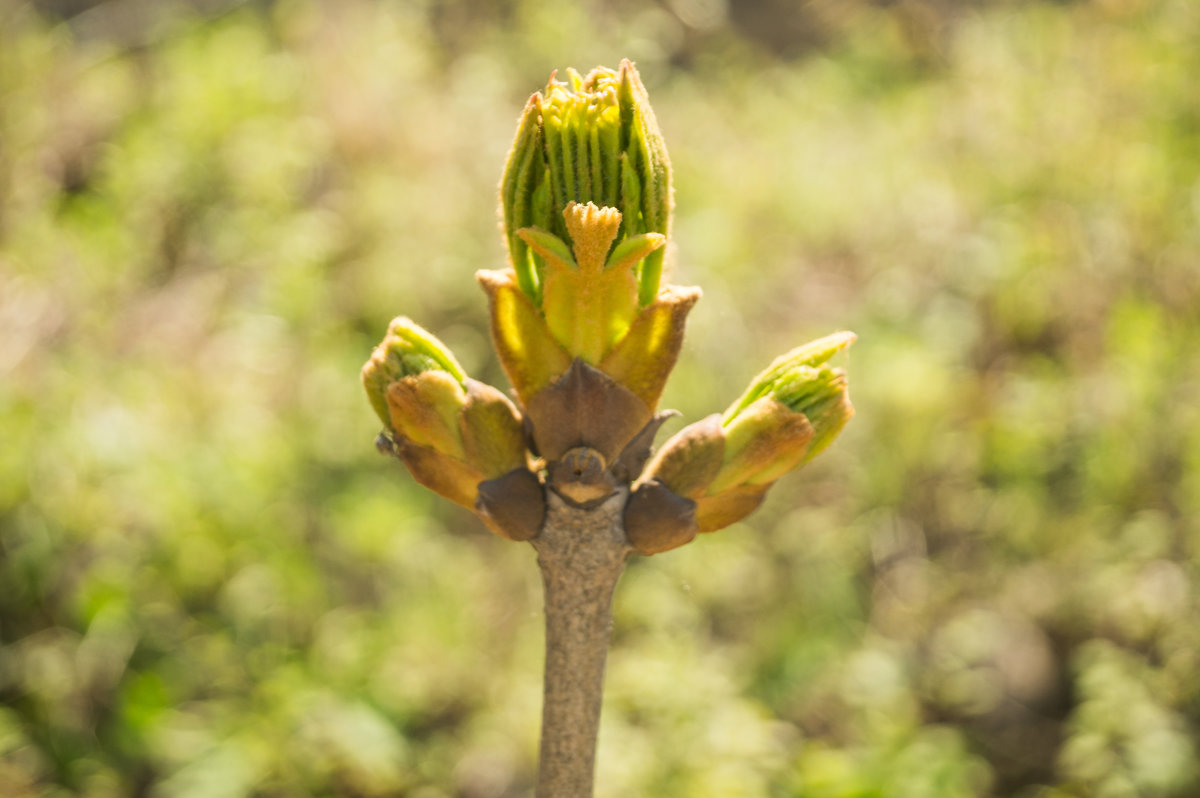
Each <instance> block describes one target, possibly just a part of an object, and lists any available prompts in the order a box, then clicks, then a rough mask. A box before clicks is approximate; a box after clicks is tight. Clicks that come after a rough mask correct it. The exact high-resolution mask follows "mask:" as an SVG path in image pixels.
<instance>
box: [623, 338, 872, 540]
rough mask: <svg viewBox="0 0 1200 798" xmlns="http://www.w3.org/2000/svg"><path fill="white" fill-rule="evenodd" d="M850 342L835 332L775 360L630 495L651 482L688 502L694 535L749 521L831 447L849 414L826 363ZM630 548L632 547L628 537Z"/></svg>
mask: <svg viewBox="0 0 1200 798" xmlns="http://www.w3.org/2000/svg"><path fill="white" fill-rule="evenodd" d="M854 338H855V336H854V334H853V333H849V332H841V333H835V334H833V335H830V336H826V337H825V338H821V339H819V340H817V341H813V342H811V343H809V344H806V345H804V346H802V347H799V348H797V349H794V350H792V351H791V352H788V353H787V354H785V355H783V356H782V357H779V358H777V359H776V360H775V361H774V362H773V363H771V365H770V366H768V367H767V369H766V370H765V371H763V372H762V373H761V374H759V375H758V376H757V377H755V378H754V380H753V381H751V383H750V386H749V388H747V390H746V392H745V393H744V394H743V395H742V396H741V398H739V399H738V400H737V401H736V402H734V403H733V404H732V405H730V406H729V409H728V410H726V411H725V413H724V415H723V416H717V415H712V416H709V417H708V418H706V419H704V420H702V421H699V422H697V423H695V424H692V425H690V426H688V427H686V428H684V429H683V430H681V431H680V432H679V433H677V434H676V435H675V436H674V437H672V438H671V439H670V440H668V441H667V443H666V444H665V445H664V446H663V448H662V449H661V450H660V451H659V452H658V453H657V455H656V456H655V457H654V459H653V460H652V461H651V462H650V464H649V466H647V468H646V471H645V473H644V474H643V476H642V478H641V480H640V482H641V486H640V487H639V488H638V492H640V491H641V490H642V489H644V488H645V487H646V486H648V485H650V484H651V483H654V484H656V485H659V486H665V487H666V488H669V489H670V491H671V492H672V493H674V494H675V495H677V496H679V497H681V498H684V499H690V500H691V501H694V502H695V503H696V507H695V518H696V525H697V528H698V530H699V531H701V532H712V531H715V530H717V529H721V528H722V527H725V526H728V525H729V524H732V523H734V522H735V521H739V520H741V519H742V518H744V517H745V516H747V515H749V514H750V513H751V512H753V511H754V509H755V508H756V507H758V505H759V504H760V503H761V502H762V499H763V497H764V496H765V494H766V492H767V489H768V488H769V487H770V486H771V485H772V484H773V483H774V482H775V480H777V479H779V478H780V477H781V476H783V475H784V474H786V473H788V472H789V471H792V470H793V469H796V468H798V467H800V466H801V465H803V464H805V463H807V462H808V461H809V460H811V459H812V458H813V457H814V456H816V455H817V454H818V453H819V452H820V451H821V450H823V449H824V448H825V447H827V446H828V445H829V444H830V443H832V442H833V439H834V438H835V437H837V434H838V433H839V432H840V431H841V430H842V428H843V427H844V426H845V425H846V422H847V421H849V420H850V417H851V416H852V415H853V414H854V408H853V407H852V406H851V404H850V398H849V395H848V393H847V390H846V375H845V373H844V372H843V371H842V370H841V369H837V368H833V367H831V366H829V365H828V363H827V362H826V361H828V360H829V359H830V358H831V357H832V356H833V355H834V354H836V353H837V352H838V351H840V350H842V349H845V348H846V347H847V346H849V345H850V344H851V343H853V342H854ZM657 490H658V488H655V491H657ZM635 495H636V494H635ZM648 495H656V494H648ZM649 501H650V500H649V499H645V500H643V502H642V503H643V504H648V502H649ZM658 503H659V502H656V506H655V511H656V512H657V513H659V514H660V515H661V514H662V513H663V510H662V509H660V508H658V507H657V504H658ZM633 506H634V505H633V504H632V503H631V507H633ZM640 512H643V513H645V514H646V515H647V517H649V513H648V511H640ZM629 520H630V519H628V518H627V525H628V522H629ZM631 529H632V527H631ZM645 535H646V537H647V541H648V543H647V545H648V546H650V547H651V548H655V550H662V549H661V548H656V547H657V546H659V545H661V544H659V543H654V542H649V541H651V532H646V533H645ZM660 537H661V535H660ZM683 537H684V536H678V539H679V541H680V543H682V542H686V540H683ZM655 539H657V538H655ZM631 542H633V543H634V545H635V546H638V545H639V544H638V541H637V540H634V539H633V537H632V536H631ZM639 548H640V547H639Z"/></svg>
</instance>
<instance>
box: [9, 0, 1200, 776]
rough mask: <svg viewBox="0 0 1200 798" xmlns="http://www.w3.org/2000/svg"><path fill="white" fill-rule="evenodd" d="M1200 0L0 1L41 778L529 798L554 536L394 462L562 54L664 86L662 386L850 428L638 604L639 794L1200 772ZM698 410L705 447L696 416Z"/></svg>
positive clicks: (683, 406) (33, 725) (452, 334)
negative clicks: (845, 404)
mask: <svg viewBox="0 0 1200 798" xmlns="http://www.w3.org/2000/svg"><path fill="white" fill-rule="evenodd" d="M1197 42H1200V4H1197V3H1195V2H1192V1H1191V0H1161V1H1159V0H1096V1H1095V2H1082V1H1081V2H1056V3H1041V2H964V3H959V2H951V0H896V2H866V0H842V1H839V2H834V1H832V0H828V1H827V0H810V1H809V2H800V1H799V0H745V1H744V2H743V0H736V1H735V0H660V1H659V2H650V3H646V2H634V1H633V0H616V1H615V2H598V0H597V1H596V2H585V3H561V2H551V1H550V0H499V1H498V2H482V0H480V1H478V2H475V1H473V0H446V1H445V2H435V1H434V0H424V1H423V2H421V1H418V0H410V1H409V2H386V3H385V2H380V3H372V2H366V0H342V1H340V2H326V3H319V2H316V1H315V0H280V1H279V2H253V3H249V2H228V1H227V0H207V1H206V2H200V0H194V1H193V2H190V3H184V2H175V1H170V0H168V1H158V2H152V1H151V0H145V1H144V2H137V1H136V0H110V2H104V3H100V4H96V3H83V2H65V1H61V0H60V1H59V2H40V3H28V2H14V0H6V2H3V3H0V795H4V796H8V797H9V798H30V797H32V796H39V797H45V798H60V797H61V796H74V795H82V796H95V797H96V798H101V797H107V796H114V797H115V796H148V797H149V798H236V797H238V796H272V797H274V796H279V797H280V798H283V797H285V796H412V797H413V798H440V797H443V796H447V797H449V796H453V797H454V798H509V797H515V796H523V795H527V794H528V793H529V791H530V788H531V784H532V780H533V774H534V768H535V761H536V746H537V739H536V738H537V726H538V720H539V712H540V678H541V674H540V670H541V648H540V647H541V635H542V631H541V618H540V605H541V596H540V583H539V581H538V575H537V570H536V567H535V564H534V558H533V552H532V551H531V550H530V549H529V548H528V547H527V546H523V545H516V544H512V543H508V542H505V541H503V540H501V539H499V538H497V537H495V536H492V535H490V534H488V533H487V532H486V531H485V530H484V528H483V527H482V525H481V524H480V523H478V522H477V521H476V520H475V519H474V518H473V517H472V516H471V515H470V514H468V513H466V512H465V511H461V510H459V509H457V508H455V507H453V506H451V505H449V504H448V503H447V502H444V501H442V500H440V499H438V498H436V497H434V496H433V495H431V494H429V493H427V492H425V491H424V490H422V489H420V488H419V487H417V486H415V485H414V484H413V483H412V481H411V480H410V479H409V478H408V477H407V475H406V474H405V473H404V471H403V469H402V468H401V467H400V466H399V465H398V464H397V463H395V462H394V461H389V460H386V459H384V458H382V457H380V456H378V455H377V454H376V452H375V450H374V447H373V445H372V441H373V438H374V436H375V433H376V432H377V425H376V422H375V420H374V416H373V414H372V412H371V410H370V408H369V407H368V405H367V402H366V400H365V398H364V396H363V394H362V391H361V388H360V386H359V382H358V370H359V367H360V366H361V364H362V362H363V361H364V360H365V359H366V357H367V355H368V353H369V352H370V350H371V347H372V346H373V345H374V344H375V343H376V342H377V340H378V339H379V338H380V337H381V336H382V334H383V331H384V329H385V327H386V324H387V322H388V320H389V319H390V318H391V317H392V316H394V315H398V314H400V313H404V314H408V315H411V316H412V317H413V318H415V319H416V320H417V321H419V322H420V323H421V324H423V325H425V326H426V327H428V328H429V329H431V330H433V331H435V332H436V333H437V334H439V335H440V336H441V337H442V338H443V339H444V340H445V341H447V343H448V344H449V345H450V346H452V348H453V349H454V350H455V351H456V353H457V354H458V356H459V358H460V360H462V362H463V363H464V365H465V366H466V367H467V369H468V370H469V371H470V372H471V373H473V374H474V375H475V376H478V377H480V378H482V379H485V380H488V381H490V382H493V383H494V384H497V385H500V386H502V387H507V383H506V381H505V379H504V377H503V374H502V373H501V372H500V370H499V368H498V366H497V364H496V362H495V360H494V359H493V357H492V355H491V354H490V351H489V342H488V338H487V327H486V317H485V302H484V297H483V294H482V292H481V291H480V290H479V289H478V288H477V287H476V285H475V284H474V281H473V279H472V275H473V273H474V272H475V270H477V269H480V268H495V267H498V266H499V265H500V264H501V262H502V261H501V258H502V247H501V242H500V238H499V234H498V232H497V219H496V210H495V188H496V185H497V182H498V179H499V175H500V170H501V165H502V161H503V158H504V155H505V153H506V151H507V149H508V146H509V143H510V141H511V136H512V133H513V129H514V126H515V120H516V117H517V113H518V111H519V109H520V108H521V106H522V104H523V102H524V100H525V99H526V97H527V96H528V95H529V93H530V92H532V91H533V90H535V89H537V88H538V87H540V86H541V85H543V83H544V81H545V79H546V75H547V74H548V73H549V71H550V70H551V69H553V68H562V67H566V66H568V65H574V66H577V67H579V68H581V69H583V70H586V69H587V68H589V67H590V66H592V65H595V64H607V65H610V66H615V65H616V63H617V61H618V60H619V59H620V58H622V57H630V58H632V59H634V60H635V61H637V63H638V64H639V67H640V69H641V72H642V75H643V78H644V80H645V82H646V83H647V85H648V87H649V90H650V94H651V99H652V100H653V102H654V107H655V108H656V111H657V115H658V119H659V123H660V125H661V127H662V129H663V131H664V133H665V135H666V138H667V142H668V144H669V147H670V151H671V155H672V159H673V162H674V166H675V175H676V188H677V216H676V223H675V229H674V236H673V249H674V253H673V256H672V259H673V267H672V268H673V271H672V274H671V277H672V279H673V281H674V282H679V283H684V284H697V285H700V286H702V287H703V289H704V292H705V294H704V299H703V301H702V302H701V303H700V304H699V305H698V306H697V308H696V309H695V311H694V312H693V314H692V316H691V321H690V329H689V338H688V342H687V345H686V348H685V350H684V352H683V354H682V357H681V361H680V364H679V367H678V369H677V372H676V375H675V377H674V379H673V381H672V383H671V384H670V386H669V388H668V390H667V393H666V396H665V398H664V405H665V406H667V407H675V408H679V409H680V410H682V411H683V412H684V414H685V417H686V418H687V419H689V420H695V419H697V418H699V417H701V416H703V415H706V414H708V413H710V412H714V411H716V410H719V409H721V408H723V407H724V406H725V405H726V404H727V403H728V402H729V401H731V400H732V399H733V398H734V397H735V396H736V395H737V394H738V393H739V392H740V390H741V387H742V386H743V385H744V383H745V382H746V381H747V380H748V379H749V378H750V377H751V376H752V375H753V374H754V373H755V372H757V371H758V370H759V369H760V368H761V367H762V366H763V365H764V364H765V363H766V362H767V361H769V360H770V359H771V358H772V357H773V356H775V355H776V354H778V353H780V352H782V351H783V350H785V349H788V348H790V347H792V346H794V345H796V344H798V343H801V342H803V341H805V340H807V339H809V338H812V337H816V336H818V335H822V334H825V333H827V332H830V331H832V330H836V329H853V330H855V331H856V332H857V333H858V334H859V336H860V337H859V342H858V343H857V344H856V345H855V347H854V348H853V349H852V351H851V353H850V355H849V357H848V359H847V362H846V367H847V368H848V370H849V372H850V375H851V386H852V396H853V398H854V402H855V404H856V406H857V408H858V417H857V418H856V419H855V420H854V421H853V422H852V423H851V425H850V426H849V427H848V428H847V430H846V432H845V433H844V434H843V436H842V438H841V440H840V441H839V443H838V444H837V445H836V446H834V447H833V448H832V449H831V450H830V451H829V452H827V453H826V454H825V455H823V456H822V457H821V458H819V459H818V461H816V462H815V463H813V464H812V465H811V466H809V467H808V468H806V469H805V470H804V471H803V472H801V473H799V474H796V475H793V476H791V477H789V478H788V479H786V480H784V481H783V482H781V483H780V484H779V485H778V486H776V488H775V490H774V491H773V492H772V494H771V497H770V500H769V501H768V503H767V504H766V506H765V507H764V508H763V509H762V510H761V511H760V512H758V513H757V514H756V515H754V516H752V517H751V518H750V519H748V520H747V521H746V522H744V523H741V524H739V525H737V526H735V527H732V528H730V529H727V530H725V531H722V532H720V533H717V534H715V535H710V536H704V537H703V538H702V539H700V540H698V541H697V542H695V543H693V544H692V545H690V546H687V547H685V548H682V549H679V550H677V551H674V552H670V553H667V554H663V555H659V556H656V557H653V558H640V559H637V560H636V561H634V562H633V563H632V564H631V566H630V568H629V570H628V572H627V574H626V576H625V577H624V578H623V581H622V583H621V585H620V586H619V589H618V596H617V600H616V622H615V630H614V640H613V648H612V653H611V656H610V661H609V676H608V692H607V697H606V703H605V708H604V718H603V727H602V730H601V740H600V750H599V766H598V769H599V774H598V782H599V787H598V793H599V795H600V796H606V797H611V796H681V797H687V798H725V797H726V796H728V797H729V798H735V797H740V796H773V797H782V796H805V797H806V798H966V797H967V796H1019V797H1020V798H1035V796H1036V797H1038V798H1069V797H1074V798H1084V797H1085V796H1098V797H1099V798H1134V797H1135V796H1137V797H1139V798H1146V797H1150V798H1153V797H1163V798H1166V797H1168V796H1179V797H1181V798H1184V797H1186V796H1195V795H1197V794H1200V758H1198V757H1200V752H1198V750H1197V738H1196V731H1197V725H1198V724H1200V572H1198V569H1197V548H1198V546H1200V88H1198V85H1200V84H1198V83H1197V76H1200V47H1198V46H1197ZM675 428H678V422H676V427H675Z"/></svg>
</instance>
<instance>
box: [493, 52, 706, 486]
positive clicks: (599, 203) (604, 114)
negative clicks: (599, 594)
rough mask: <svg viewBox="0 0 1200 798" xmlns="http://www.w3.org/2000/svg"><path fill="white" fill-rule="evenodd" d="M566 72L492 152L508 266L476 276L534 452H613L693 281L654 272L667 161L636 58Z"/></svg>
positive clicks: (641, 411) (656, 378)
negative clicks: (509, 140) (509, 139)
mask: <svg viewBox="0 0 1200 798" xmlns="http://www.w3.org/2000/svg"><path fill="white" fill-rule="evenodd" d="M568 75H569V80H568V81H567V82H561V81H556V80H555V79H554V76H553V75H552V76H551V78H550V82H549V84H548V85H547V87H546V89H545V91H544V92H539V93H537V94H534V95H533V97H531V98H530V100H529V102H528V104H527V105H526V106H525V111H524V113H523V114H522V116H521V120H520V124H519V126H518V129H517V135H516V140H515V141H514V142H513V148H512V151H511V153H510V154H509V158H508V163H507V164H506V166H505V170H504V177H503V180H502V181H501V186H500V206H501V213H502V215H503V219H504V235H505V242H506V244H507V245H508V248H509V255H510V263H511V268H509V269H504V270H502V271H481V272H479V273H478V275H477V278H478V280H479V282H480V284H481V285H482V286H483V288H484V290H485V291H486V292H487V294H488V298H489V300H490V309H491V321H492V339H493V341H494V343H495V345H496V352H497V354H498V355H499V356H500V362H501V363H502V364H503V366H504V370H505V372H506V373H507V374H508V377H509V379H510V380H512V384H513V388H514V389H515V391H516V394H517V397H518V399H519V400H520V402H521V405H522V410H523V412H524V413H525V416H526V419H527V421H528V422H529V423H530V425H531V426H532V439H533V441H534V444H535V453H536V454H538V455H540V456H542V457H544V458H546V459H547V460H550V461H552V460H554V459H555V458H556V457H558V456H561V455H562V453H563V452H565V451H566V450H567V449H570V448H573V447H577V446H584V447H587V448H590V449H594V450H596V451H598V452H600V453H601V454H602V455H603V456H604V457H605V458H609V459H607V460H606V462H613V461H612V460H611V458H612V457H615V456H616V455H617V454H619V453H620V452H621V451H623V449H624V447H625V446H626V445H627V444H628V443H629V442H630V441H631V440H632V436H633V435H636V433H637V432H638V431H639V430H641V429H642V428H643V427H644V426H645V425H646V424H647V423H648V422H649V420H650V419H651V418H653V416H654V411H655V408H656V407H657V405H658V399H659V396H660V395H661V394H662V390H663V386H664V385H665V384H666V380H667V377H668V375H669V374H670V372H671V369H672V368H673V367H674V365H675V359H676V357H677V356H678V354H679V349H680V347H681V345H682V342H683V333H684V325H685V322H686V319H687V314H688V312H689V311H690V310H691V308H692V306H693V305H694V304H695V303H696V300H698V299H699V298H700V291H699V289H695V288H682V287H679V286H671V285H667V286H662V285H660V282H661V280H660V278H661V274H662V258H663V251H664V249H665V244H666V236H667V233H668V232H669V227H670V216H671V174H670V172H671V170H670V165H669V163H668V161H667V152H666V147H665V145H664V143H663V139H662V134H661V133H660V132H659V130H658V124H657V122H656V121H655V119H654V114H653V112H652V111H651V110H650V105H649V101H648V99H647V97H646V90H645V87H644V86H643V85H642V82H641V79H640V78H639V77H638V74H637V70H635V69H634V67H633V64H631V63H630V62H628V61H623V62H622V63H621V66H620V69H618V70H616V71H614V70H611V69H606V68H603V67H597V68H596V69H594V70H592V71H591V72H590V73H588V75H587V76H586V77H583V76H580V75H579V73H577V72H575V71H574V70H568ZM585 385H586V386H592V387H594V388H596V389H597V390H603V392H604V394H605V396H607V398H603V397H600V395H599V394H596V395H595V396H592V397H590V398H587V399H586V400H585V399H584V398H583V397H582V395H581V394H580V391H581V390H582V389H583V387H584V386H585ZM568 406H569V407H572V408H575V409H574V410H572V411H571V412H565V411H564V410H563V408H565V407H568ZM599 406H603V407H604V410H603V412H602V413H586V412H583V411H584V410H585V409H586V410H588V411H593V410H596V408H597V407H599ZM576 411H578V412H576ZM617 415H620V419H619V420H617V421H613V417H615V416H617ZM602 418H603V419H605V422H604V423H603V424H602V423H601V419H602ZM602 427H603V429H602Z"/></svg>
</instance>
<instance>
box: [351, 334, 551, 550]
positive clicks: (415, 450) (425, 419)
mask: <svg viewBox="0 0 1200 798" xmlns="http://www.w3.org/2000/svg"><path fill="white" fill-rule="evenodd" d="M362 378H363V385H364V387H365V388H366V390H367V396H368V398H369V399H370V400H371V406H372V407H373V408H374V409H375V412H376V414H377V415H378V416H379V417H380V419H381V420H382V421H383V423H384V427H385V430H386V432H385V436H386V438H385V448H387V449H389V450H390V451H391V452H392V453H393V454H395V455H396V456H397V457H399V458H400V459H401V460H403V461H404V464H405V465H406V466H408V469H409V471H410V472H411V473H412V475H413V477H414V478H415V479H416V480H417V481H418V482H420V483H421V484H422V485H425V486H426V487H428V488H431V489H432V490H434V491H436V492H437V493H440V494H441V495H443V496H445V497H447V498H449V499H451V500H453V501H455V502H457V503H459V504H461V505H463V506H465V507H469V508H471V509H472V510H476V509H480V508H478V507H477V504H478V500H479V484H480V483H481V482H485V481H489V480H499V479H500V478H502V477H505V478H507V481H505V482H501V483H499V484H501V485H516V484H521V485H524V483H525V482H528V478H525V477H522V476H513V472H515V471H522V472H525V473H528V471H527V469H526V458H527V454H526V445H525V431H524V427H523V426H522V422H521V416H520V414H519V413H518V412H517V409H516V408H515V407H514V406H513V404H512V402H510V401H509V400H508V399H507V398H506V397H505V396H504V394H502V393H500V391H498V390H496V389H495V388H493V387H491V386H489V385H485V384H484V383H481V382H479V381H477V380H473V379H471V378H470V377H468V376H466V374H465V372H464V371H463V369H462V367H461V366H460V365H459V364H458V362H457V361H456V360H455V359H454V356H453V355H452V354H451V353H450V350H448V349H447V348H446V347H445V345H443V344H442V343H441V341H439V340H437V338H435V337H434V336H432V335H430V334H429V333H428V332H427V331H425V330H424V329H422V328H421V327H419V326H417V325H416V324H414V323H413V322H412V321H411V320H409V319H407V318H403V317H401V318H398V319H396V320H395V321H393V322H392V323H391V325H390V326H389V327H388V333H387V336H386V337H385V338H384V339H383V341H382V342H381V343H380V344H379V346H377V347H376V348H375V351H374V353H372V355H371V359H370V360H368V361H367V364H366V365H365V366H364V367H363V372H362ZM529 478H532V479H533V480H534V482H536V481H537V480H536V477H533V475H532V474H529ZM522 492H523V494H529V495H530V496H532V495H533V494H534V493H535V492H536V493H537V495H538V499H537V500H536V501H533V500H526V499H523V501H524V502H525V504H528V505H529V507H528V509H524V510H520V509H513V508H498V509H497V507H496V501H497V500H496V499H495V498H494V494H495V491H493V492H492V493H491V494H489V495H492V496H493V501H492V504H493V508H492V509H493V510H494V512H493V513H492V516H491V517H489V516H487V515H486V514H484V513H483V512H482V510H481V511H480V512H481V514H484V515H485V520H488V521H489V526H491V527H492V528H493V529H495V530H496V531H498V532H500V533H501V534H504V535H505V536H506V537H515V536H518V535H520V534H522V533H521V532H513V529H515V528H516V525H515V523H514V522H513V521H512V520H511V519H513V518H522V519H526V521H527V523H526V524H525V525H524V526H525V527H526V528H527V527H528V526H529V525H530V523H529V522H528V519H530V518H534V517H537V518H540V517H541V514H543V513H544V505H543V504H542V503H540V502H541V499H540V492H537V491H531V490H529V489H527V488H523V491H522ZM535 504H536V505H537V506H533V505H535ZM497 518H499V519H501V522H500V523H499V524H497V523H496V519H497ZM539 523H540V522H539ZM532 534H536V529H534V530H533V532H532V533H530V534H529V535H527V536H526V537H528V536H532ZM521 539H524V538H521Z"/></svg>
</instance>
